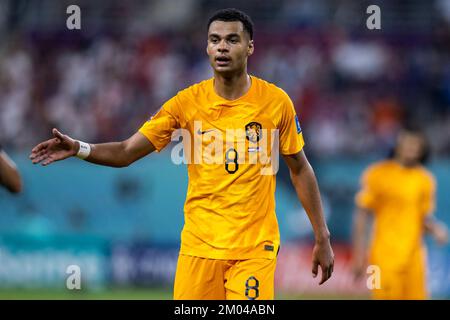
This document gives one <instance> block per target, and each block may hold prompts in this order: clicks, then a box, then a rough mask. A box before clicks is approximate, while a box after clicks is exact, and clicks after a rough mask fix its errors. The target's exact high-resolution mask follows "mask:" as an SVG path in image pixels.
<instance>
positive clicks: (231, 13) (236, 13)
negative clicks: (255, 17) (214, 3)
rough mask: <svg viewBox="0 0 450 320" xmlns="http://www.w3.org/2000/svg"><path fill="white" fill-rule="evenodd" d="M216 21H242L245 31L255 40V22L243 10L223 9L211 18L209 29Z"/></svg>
mask: <svg viewBox="0 0 450 320" xmlns="http://www.w3.org/2000/svg"><path fill="white" fill-rule="evenodd" d="M214 21H225V22H231V21H240V22H242V24H243V26H244V30H245V31H246V32H247V33H248V34H249V36H250V39H251V40H252V39H253V21H252V19H251V18H250V17H249V16H248V15H247V14H245V13H244V12H242V11H241V10H238V9H235V8H228V9H221V10H219V11H216V12H215V13H214V14H213V15H212V16H211V18H209V21H208V26H207V29H208V30H209V26H210V25H211V23H213V22H214Z"/></svg>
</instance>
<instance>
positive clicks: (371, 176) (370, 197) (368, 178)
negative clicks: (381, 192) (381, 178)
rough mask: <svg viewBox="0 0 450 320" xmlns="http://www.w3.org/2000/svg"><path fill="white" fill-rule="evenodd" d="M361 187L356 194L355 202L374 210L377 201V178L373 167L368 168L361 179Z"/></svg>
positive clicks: (361, 206) (359, 205)
mask: <svg viewBox="0 0 450 320" xmlns="http://www.w3.org/2000/svg"><path fill="white" fill-rule="evenodd" d="M360 185H361V188H360V190H359V192H358V193H357V194H356V197H355V203H356V205H357V206H358V207H360V208H364V209H370V210H374V209H375V206H376V203H377V179H376V174H375V170H374V168H373V167H369V168H368V169H366V170H365V171H364V172H363V174H362V176H361V180H360Z"/></svg>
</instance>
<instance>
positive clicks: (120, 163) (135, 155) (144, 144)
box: [30, 129, 155, 168]
mask: <svg viewBox="0 0 450 320" xmlns="http://www.w3.org/2000/svg"><path fill="white" fill-rule="evenodd" d="M52 132H53V136H54V137H53V138H52V139H50V140H47V141H44V142H42V143H40V144H38V145H37V146H36V147H34V148H33V149H32V150H31V155H30V159H31V160H32V162H33V163H34V164H36V163H41V164H42V165H44V166H46V165H49V164H50V163H52V162H55V161H60V160H64V159H67V158H69V157H73V156H75V155H76V154H77V153H78V149H79V148H80V143H79V142H78V141H77V140H74V139H72V138H71V137H69V136H68V135H65V134H62V133H60V132H59V131H58V130H57V129H53V131H52ZM90 146H91V152H90V154H89V156H88V157H87V158H86V159H85V160H86V161H89V162H92V163H96V164H100V165H104V166H109V167H116V168H121V167H126V166H129V165H130V164H132V163H133V162H135V161H136V160H139V159H140V158H142V157H144V156H146V155H148V154H149V153H151V152H153V151H155V147H154V146H153V144H152V143H151V142H150V141H149V140H148V139H147V138H146V137H145V136H144V135H143V134H141V133H139V132H137V133H135V134H134V135H132V136H131V137H130V138H129V139H127V140H124V141H121V142H109V143H100V144H90Z"/></svg>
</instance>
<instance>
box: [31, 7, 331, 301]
mask: <svg viewBox="0 0 450 320" xmlns="http://www.w3.org/2000/svg"><path fill="white" fill-rule="evenodd" d="M253 51H254V42H253V23H252V21H251V19H250V18H249V17H248V16H247V15H246V14H245V13H243V12H241V11H239V10H236V9H224V10H220V11H218V12H217V13H216V14H214V15H213V16H212V17H211V18H210V20H209V23H208V35H207V48H206V52H207V54H208V56H209V61H210V64H211V66H212V68H213V71H214V76H213V78H211V79H208V80H205V81H202V82H200V83H197V84H194V85H192V86H191V87H189V88H187V89H185V90H182V91H180V92H178V94H177V95H175V96H174V97H173V98H171V99H170V100H168V101H167V102H165V103H164V105H163V106H162V108H161V109H160V110H159V111H158V112H157V113H156V114H155V115H154V116H153V117H152V118H151V119H150V120H149V121H147V122H146V123H145V124H143V126H142V127H141V128H140V129H139V130H138V132H137V133H135V134H134V135H133V136H131V137H130V138H129V139H128V140H125V141H122V142H113V143H104V144H87V143H85V142H80V141H77V140H74V139H72V138H70V137H69V136H67V135H63V134H61V133H60V132H59V131H58V130H57V129H53V135H54V138H52V139H50V140H47V141H45V142H43V143H40V144H39V145H37V146H36V147H35V148H33V150H32V153H31V155H30V157H31V159H32V161H33V163H42V164H43V165H48V164H50V163H52V162H54V161H58V160H62V159H66V158H68V157H71V156H76V155H78V156H79V157H82V158H84V159H85V160H87V161H89V162H92V163H96V164H100V165H106V166H112V167H125V166H128V165H130V164H131V163H133V162H134V161H136V160H138V159H140V158H142V157H144V156H146V155H148V154H149V153H151V152H153V151H154V150H156V151H160V150H161V149H163V148H164V147H165V146H166V145H167V144H168V143H169V142H170V141H171V137H172V133H174V131H175V130H176V129H179V128H180V129H184V130H185V131H187V132H188V133H189V138H187V140H186V141H184V142H189V141H190V140H193V141H194V147H195V139H202V140H201V141H202V142H201V144H200V148H201V149H207V148H209V146H210V145H211V143H212V141H213V140H214V141H215V142H216V143H217V142H219V145H220V146H221V150H217V149H216V152H215V154H214V155H212V156H211V157H212V158H215V160H217V157H219V158H220V163H218V162H217V161H208V163H207V161H192V162H190V163H188V176H189V185H188V191H187V197H186V202H185V206H184V214H185V224H184V227H183V231H182V235H181V248H180V254H179V258H178V263H177V270H176V276H175V284H174V298H175V299H273V298H274V273H275V265H276V258H277V254H278V250H279V248H280V236H279V230H278V223H277V218H276V214H275V201H274V193H275V182H276V179H275V178H276V176H275V174H271V175H268V174H261V172H262V169H264V167H265V164H263V163H261V162H256V163H249V159H250V158H252V157H254V156H255V155H256V156H258V155H259V153H260V152H263V151H261V150H263V149H264V148H262V141H263V140H265V139H268V137H267V136H268V135H270V134H268V133H267V131H265V130H276V129H278V133H279V148H277V151H278V150H279V151H280V152H281V153H282V155H283V157H284V159H285V161H286V162H287V165H288V166H289V169H290V174H291V180H292V183H293V185H294V187H295V190H296V192H297V194H298V197H299V198H300V200H301V202H302V204H303V206H304V208H305V209H306V212H307V213H308V216H309V218H310V221H311V224H312V227H313V230H314V234H315V246H314V248H313V253H312V273H313V277H316V276H317V275H318V267H319V266H320V268H321V271H322V275H321V280H320V282H319V284H322V283H324V282H325V281H326V280H327V279H329V278H330V277H331V274H332V272H333V264H334V255H333V251H332V248H331V245H330V233H329V230H328V228H327V225H326V222H325V220H324V216H323V212H322V205H321V199H320V194H319V189H318V185H317V182H316V178H315V175H314V172H313V170H312V168H311V166H310V164H309V163H308V161H307V158H306V156H305V153H304V151H303V145H304V141H303V134H302V131H301V128H300V124H299V122H298V119H297V116H296V114H295V110H294V106H293V104H292V102H291V100H290V98H289V97H288V95H287V94H286V93H285V92H284V91H283V90H281V89H280V88H278V87H276V86H275V85H273V84H270V83H268V82H266V81H264V80H262V79H259V78H257V77H255V76H252V75H249V74H248V73H247V59H248V57H249V56H251V55H252V53H253ZM199 123H200V124H201V128H200V127H198V124H199ZM230 129H233V130H234V129H236V130H237V131H238V130H241V132H243V133H244V136H243V137H240V136H238V138H236V139H237V140H239V139H240V138H243V139H241V140H239V141H240V142H241V143H245V149H244V150H243V151H242V150H239V148H237V149H236V148H235V147H234V143H233V144H232V146H230V145H229V142H230V141H228V140H227V141H226V142H225V141H224V140H221V138H220V137H221V136H222V137H223V136H224V135H226V134H227V131H228V130H230ZM239 137H240V138H239ZM194 149H195V148H194ZM197 149H198V148H197ZM220 151H221V152H220ZM195 152H198V150H194V153H195ZM264 152H265V151H264ZM218 155H219V156H218ZM220 155H221V156H220ZM266 155H267V156H268V157H270V156H271V155H272V152H270V151H269V152H267V154H266ZM187 158H188V159H192V158H195V155H194V156H192V155H189V154H188V155H187ZM209 160H214V159H211V158H210V159H209ZM243 160H246V161H244V162H242V161H243ZM293 272H294V270H293Z"/></svg>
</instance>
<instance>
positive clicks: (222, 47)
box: [217, 40, 228, 52]
mask: <svg viewBox="0 0 450 320" xmlns="http://www.w3.org/2000/svg"><path fill="white" fill-rule="evenodd" d="M217 51H219V52H227V51H228V46H227V43H226V41H225V40H221V41H220V42H219V45H218V46H217Z"/></svg>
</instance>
